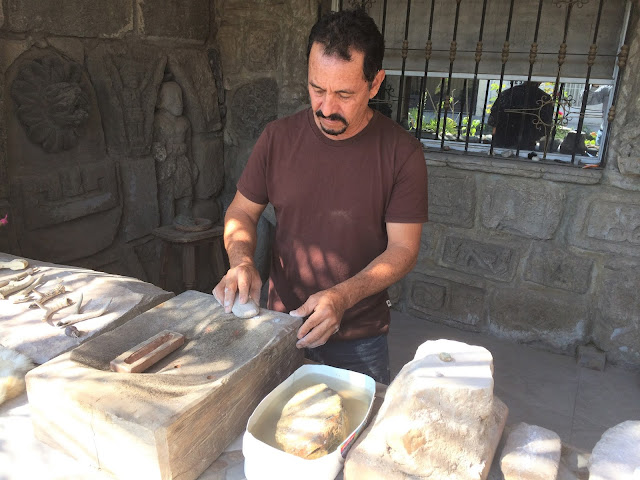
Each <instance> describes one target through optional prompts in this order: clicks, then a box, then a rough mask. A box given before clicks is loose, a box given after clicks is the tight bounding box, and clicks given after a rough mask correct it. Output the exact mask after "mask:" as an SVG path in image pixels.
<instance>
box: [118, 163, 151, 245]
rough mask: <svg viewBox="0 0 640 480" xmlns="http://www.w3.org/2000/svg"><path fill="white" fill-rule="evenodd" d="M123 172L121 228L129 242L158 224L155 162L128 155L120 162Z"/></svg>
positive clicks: (148, 233) (147, 232) (140, 236)
mask: <svg viewBox="0 0 640 480" xmlns="http://www.w3.org/2000/svg"><path fill="white" fill-rule="evenodd" d="M120 168H121V172H122V196H123V200H124V209H123V214H122V226H121V229H122V232H123V234H124V240H125V241H126V242H130V241H131V240H135V239H138V238H142V237H144V236H145V235H150V234H151V231H152V230H153V229H154V228H156V227H157V226H158V225H159V213H158V212H159V211H158V188H157V185H156V165H155V161H154V159H153V158H151V157H142V158H135V159H130V160H128V161H125V162H122V163H121V164H120Z"/></svg>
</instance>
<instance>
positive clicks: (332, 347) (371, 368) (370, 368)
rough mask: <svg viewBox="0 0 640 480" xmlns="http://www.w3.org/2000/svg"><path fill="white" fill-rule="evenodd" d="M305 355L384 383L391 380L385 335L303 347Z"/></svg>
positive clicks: (313, 359) (318, 361)
mask: <svg viewBox="0 0 640 480" xmlns="http://www.w3.org/2000/svg"><path fill="white" fill-rule="evenodd" d="M305 356H306V357H307V358H308V359H309V360H312V361H314V362H317V363H322V364H325V365H329V366H332V367H338V368H344V369H346V370H352V371H354V372H360V373H364V374H365V375H369V376H370V377H371V378H373V379H374V380H375V381H376V382H380V383H384V384H385V385H389V383H390V382H391V373H390V371H389V346H388V344H387V336H386V335H379V336H377V337H371V338H362V339H358V340H346V341H340V342H328V343H325V344H324V345H321V346H319V347H316V348H307V349H305Z"/></svg>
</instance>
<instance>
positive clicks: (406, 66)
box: [337, 0, 632, 166]
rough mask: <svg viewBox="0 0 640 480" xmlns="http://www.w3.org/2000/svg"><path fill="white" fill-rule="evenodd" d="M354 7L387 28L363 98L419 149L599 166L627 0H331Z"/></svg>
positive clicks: (621, 59)
mask: <svg viewBox="0 0 640 480" xmlns="http://www.w3.org/2000/svg"><path fill="white" fill-rule="evenodd" d="M354 7H364V8H366V9H367V11H368V12H369V14H370V15H371V16H372V17H373V18H374V19H375V20H376V22H377V23H378V26H379V27H380V28H381V30H382V32H383V34H384V36H385V44H386V52H385V63H384V68H385V70H386V71H387V79H386V80H385V83H384V84H383V88H381V91H380V92H379V94H378V95H377V96H376V98H375V99H374V100H373V101H372V106H373V107H374V108H377V109H378V110H380V111H382V112H383V113H385V114H387V115H388V116H390V117H392V118H394V119H395V120H397V121H398V122H399V123H400V124H402V125H403V126H405V128H407V129H408V130H410V131H411V132H412V133H414V134H415V135H416V136H417V137H418V138H420V139H421V140H422V141H423V143H424V144H425V146H427V147H428V148H438V149H444V150H460V151H468V152H475V153H480V154H491V155H502V156H505V157H507V156H518V157H520V158H523V159H530V160H533V161H556V162H562V163H565V164H567V165H573V166H586V165H589V166H598V165H600V166H603V162H602V161H603V159H604V154H605V152H606V140H607V134H608V130H609V123H610V122H611V120H612V119H613V116H614V114H615V109H614V108H613V109H612V108H611V106H612V105H615V97H616V93H617V89H618V84H619V82H618V78H619V70H620V69H621V68H623V67H624V65H625V63H626V55H627V54H628V48H627V47H626V45H625V34H626V29H627V25H628V22H629V17H630V14H631V9H632V2H631V1H630V0H413V1H412V0H394V1H392V0H384V1H382V0H365V1H344V2H338V5H337V8H354ZM492 112H493V113H492ZM578 132H581V133H580V134H578Z"/></svg>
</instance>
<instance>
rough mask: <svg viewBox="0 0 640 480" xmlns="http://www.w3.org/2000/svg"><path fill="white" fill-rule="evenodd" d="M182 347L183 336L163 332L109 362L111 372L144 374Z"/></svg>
mask: <svg viewBox="0 0 640 480" xmlns="http://www.w3.org/2000/svg"><path fill="white" fill-rule="evenodd" d="M182 345H184V335H182V334H181V333H175V332H172V331H170V330H163V331H162V332H160V333H158V334H157V335H154V336H153V337H151V338H150V339H149V340H147V341H145V342H142V343H139V344H138V345H136V346H135V347H133V348H132V349H130V350H127V351H126V352H124V353H123V354H122V355H120V356H119V357H118V358H114V359H113V360H111V370H112V371H114V372H122V373H139V372H144V371H145V370H146V369H147V368H149V367H150V366H151V365H153V364H154V363H156V362H158V361H160V360H162V359H163V358H164V357H166V356H167V355H169V354H170V353H171V352H173V351H175V350H177V349H178V348H180V347H181V346H182Z"/></svg>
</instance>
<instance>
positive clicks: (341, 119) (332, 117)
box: [316, 110, 348, 125]
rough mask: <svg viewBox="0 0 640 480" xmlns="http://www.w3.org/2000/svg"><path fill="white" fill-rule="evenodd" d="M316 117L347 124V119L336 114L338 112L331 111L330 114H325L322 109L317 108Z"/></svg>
mask: <svg viewBox="0 0 640 480" xmlns="http://www.w3.org/2000/svg"><path fill="white" fill-rule="evenodd" d="M316 117H319V118H326V119H328V120H333V121H339V122H342V123H344V124H345V125H348V124H347V119H346V118H344V117H343V116H342V115H340V114H338V113H332V114H331V115H329V116H327V115H325V114H324V113H322V110H317V111H316Z"/></svg>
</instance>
